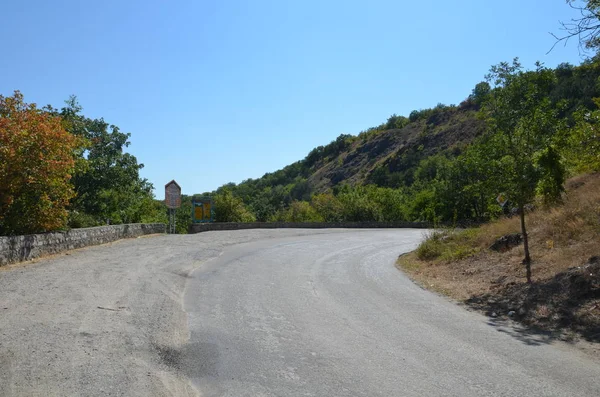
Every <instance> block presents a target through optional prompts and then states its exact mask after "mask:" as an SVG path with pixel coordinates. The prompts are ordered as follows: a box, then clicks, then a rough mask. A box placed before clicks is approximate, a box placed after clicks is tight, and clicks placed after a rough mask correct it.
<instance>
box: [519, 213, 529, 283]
mask: <svg viewBox="0 0 600 397" xmlns="http://www.w3.org/2000/svg"><path fill="white" fill-rule="evenodd" d="M519 213H520V215H521V234H522V235H523V248H524V250H525V258H524V259H523V264H524V265H525V270H526V271H527V282H528V283H529V284H531V256H529V238H528V237H527V229H526V228H525V208H524V205H523V203H520V204H519Z"/></svg>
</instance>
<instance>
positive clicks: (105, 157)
mask: <svg viewBox="0 0 600 397" xmlns="http://www.w3.org/2000/svg"><path fill="white" fill-rule="evenodd" d="M48 111H50V112H51V113H53V114H55V115H57V116H60V117H61V118H62V120H63V122H64V125H65V126H66V129H67V131H69V132H70V133H71V134H73V135H75V136H77V137H80V138H82V139H83V140H84V141H85V142H86V145H85V146H84V147H83V150H81V151H79V152H78V153H77V154H78V159H77V163H76V169H75V173H74V175H73V179H72V182H73V185H74V187H75V192H76V196H75V197H74V198H73V200H72V201H71V210H72V211H73V212H75V211H76V212H77V213H78V214H79V215H77V216H74V217H71V218H70V220H71V221H72V222H71V223H70V224H69V226H71V227H77V226H78V225H79V224H120V223H138V222H143V221H150V220H160V219H163V213H164V211H163V208H159V207H157V205H156V204H155V203H154V202H153V193H152V190H153V187H152V184H150V183H149V182H148V181H147V180H146V179H143V178H141V177H140V176H139V170H140V169H142V168H143V167H144V165H143V164H139V163H138V161H137V159H136V158H135V156H133V155H131V154H130V153H127V152H125V149H126V148H127V147H128V146H129V145H130V142H129V138H130V137H131V134H128V133H123V132H121V130H120V129H119V127H117V126H115V125H110V124H108V123H107V122H105V121H104V119H90V118H87V117H85V116H84V115H82V114H81V111H82V108H81V106H80V105H79V103H78V102H77V98H75V97H71V98H69V100H67V101H66V106H65V107H64V108H62V109H61V110H60V111H58V110H56V109H52V108H48ZM81 214H86V216H85V219H86V220H85V222H82V221H81V217H82V215H81ZM92 219H93V221H92Z"/></svg>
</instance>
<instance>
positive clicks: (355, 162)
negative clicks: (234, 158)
mask: <svg viewBox="0 0 600 397" xmlns="http://www.w3.org/2000/svg"><path fill="white" fill-rule="evenodd" d="M599 76H600V66H599V65H598V63H597V61H596V60H595V59H590V60H588V61H585V62H583V63H582V64H581V65H579V66H573V65H570V64H561V65H559V66H558V67H557V68H555V69H549V68H545V67H543V66H542V65H538V66H536V69H534V70H529V71H528V70H524V69H523V68H522V67H521V65H520V64H519V63H518V61H517V60H515V61H514V62H512V63H509V62H505V63H501V64H499V65H495V66H493V67H492V69H491V71H490V74H489V75H488V76H487V77H486V81H483V82H481V83H479V84H477V86H476V87H474V88H473V90H472V92H471V93H470V94H469V95H468V96H467V98H466V99H465V100H464V101H463V102H462V103H460V104H459V105H443V104H438V105H437V106H435V107H434V108H431V109H422V110H415V111H413V112H411V113H410V114H409V115H408V116H407V117H404V116H398V115H392V116H391V117H389V118H388V120H387V121H386V122H384V123H382V124H381V125H378V126H375V127H371V128H368V129H366V130H364V131H362V132H360V133H358V134H356V135H347V134H343V135H340V136H339V137H338V138H337V139H335V140H334V141H332V142H330V143H329V144H327V145H323V146H319V147H317V148H315V149H313V150H312V151H311V152H310V153H308V155H307V156H306V157H305V158H304V159H302V160H299V161H297V162H295V163H293V164H290V165H289V166H286V167H284V168H283V169H281V170H278V171H275V172H271V173H267V174H265V175H264V176H263V177H261V178H257V179H248V180H245V181H243V182H242V183H240V184H234V183H229V184H226V185H224V186H222V187H220V188H219V189H217V191H215V192H212V193H205V195H212V196H214V198H215V200H216V202H217V203H216V204H217V205H216V206H215V207H216V208H215V209H216V210H217V218H218V219H219V220H221V221H234V220H237V221H240V220H258V221H274V220H285V221H339V220H347V221H371V220H374V221H393V220H407V221H431V222H444V223H475V222H477V223H479V222H483V221H487V220H489V219H493V218H494V217H496V216H498V215H499V214H501V213H502V211H503V210H504V209H503V208H502V207H501V206H500V205H498V203H497V200H496V198H497V197H498V195H500V194H503V195H504V196H506V195H508V192H509V191H511V189H512V188H511V186H508V185H509V184H510V181H509V180H510V177H509V176H508V175H506V172H507V169H508V168H511V167H513V168H514V165H515V164H512V165H511V164H508V163H507V161H508V160H507V158H508V157H510V153H509V152H510V150H508V152H507V149H510V148H509V146H511V145H517V144H518V145H519V148H520V149H526V151H523V152H521V153H520V154H523V155H527V156H530V158H529V164H530V167H529V168H531V173H530V179H531V180H530V181H525V183H526V184H533V185H535V186H533V185H532V189H533V190H534V195H538V196H540V197H541V196H545V197H546V199H547V200H546V201H551V200H552V198H551V197H550V196H554V198H556V197H557V195H560V192H558V191H557V190H556V189H558V188H557V187H556V186H554V187H552V186H553V184H556V183H559V182H557V181H556V180H555V181H552V180H551V179H552V178H553V177H556V178H558V179H560V178H563V180H564V177H566V175H568V174H573V173H577V172H580V171H582V170H585V169H592V168H594V167H595V165H594V164H593V161H592V163H589V164H587V163H585V162H584V161H583V159H584V158H586V159H588V160H589V159H590V157H589V156H588V157H586V156H585V155H584V154H583V153H580V152H581V149H582V147H581V144H580V142H582V140H588V141H590V142H592V141H593V142H596V143H595V144H597V138H596V136H595V135H594V133H593V132H592V130H589V128H592V129H594V131H595V124H596V120H595V117H596V115H597V106H596V104H595V102H594V98H596V97H598V96H600V89H599V86H598V77H599ZM498 109H500V110H498ZM502 112H504V113H502ZM511 112H512V113H511ZM507 114H512V116H510V117H507V116H506V115H507ZM536 118H537V119H536ZM511 119H514V120H513V121H511ZM499 122H502V123H504V125H503V126H499ZM511 123H512V124H511ZM511 134H512V135H514V136H516V135H519V136H518V139H519V142H513V143H510V142H508V141H507V140H506V139H509V140H510V139H512V138H511ZM499 137H502V138H501V139H500V138H499ZM503 139H504V140H503ZM588 149H589V151H590V153H588V154H589V155H590V156H592V157H593V153H592V152H593V150H597V146H594V145H592V146H589V147H588ZM544 150H545V151H546V154H545V155H544V154H543V152H544ZM512 151H513V154H514V152H515V150H514V147H513V148H512ZM520 154H518V153H517V155H516V156H513V159H515V158H517V157H518V156H519V155H520ZM507 156H508V157H507ZM531 156H532V157H531ZM544 156H545V157H544ZM552 156H554V157H556V160H557V161H554V162H553V161H552V159H550V157H552ZM544 161H545V162H546V163H548V164H547V165H548V167H549V168H548V167H546V170H543V168H544V165H543V164H542V163H544ZM550 163H552V164H550ZM552 167H555V169H551V168H552ZM505 171H506V172H505ZM513 171H514V169H513ZM513 174H514V172H513ZM534 174H535V175H534ZM542 174H544V175H545V176H544V175H542ZM544 184H545V187H544V186H542V185H544ZM559 184H560V183H559ZM513 187H514V186H513ZM536 189H537V193H536V192H535V191H536ZM544 189H545V190H544ZM552 189H554V190H555V191H551V190H552ZM512 190H513V192H512V194H511V195H512V197H510V198H511V200H510V202H509V203H508V206H510V205H512V206H517V204H518V203H517V201H518V200H517V197H516V196H517V195H518V194H516V192H515V191H514V189H512ZM558 190H560V189H558ZM509 196H510V195H509ZM530 199H533V197H529V198H528V200H526V201H531V200H530ZM233 207H235V208H236V209H237V210H232V208H233ZM506 208H508V207H506ZM236 211H237V212H236ZM188 213H189V212H188Z"/></svg>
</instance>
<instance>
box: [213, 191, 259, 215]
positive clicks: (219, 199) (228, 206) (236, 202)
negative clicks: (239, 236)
mask: <svg viewBox="0 0 600 397" xmlns="http://www.w3.org/2000/svg"><path fill="white" fill-rule="evenodd" d="M213 206H214V211H215V221H217V222H254V221H255V220H256V217H255V216H254V215H253V214H252V213H251V212H250V211H248V209H247V208H246V206H245V205H244V202H243V201H242V200H241V199H240V198H239V197H235V196H234V195H233V193H232V192H231V190H229V189H222V190H221V191H220V192H219V193H217V194H215V195H214V196H213Z"/></svg>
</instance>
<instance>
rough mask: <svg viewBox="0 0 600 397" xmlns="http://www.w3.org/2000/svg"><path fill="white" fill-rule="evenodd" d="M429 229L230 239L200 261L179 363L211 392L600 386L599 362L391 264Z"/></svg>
mask: <svg viewBox="0 0 600 397" xmlns="http://www.w3.org/2000/svg"><path fill="white" fill-rule="evenodd" d="M421 237H422V231H418V230H393V231H390V230H377V231H349V232H345V233H332V234H320V235H308V236H296V237H285V238H276V239H270V240H268V241H267V240H262V241H255V242H250V243H246V244H241V245H236V246H233V247H230V248H228V249H226V250H225V251H224V253H223V254H222V255H221V256H219V257H218V258H216V259H213V260H211V261H210V262H208V263H206V264H204V265H202V266H201V267H200V268H199V269H198V270H196V271H195V272H194V273H193V274H192V278H191V279H190V280H189V282H188V285H187V289H186V294H185V309H186V311H187V312H188V314H189V326H190V331H191V340H190V342H189V344H188V345H187V347H186V348H185V351H184V353H183V354H182V355H181V358H180V359H181V360H182V362H181V363H180V364H181V367H182V368H185V371H186V372H187V375H188V376H189V377H190V378H191V379H192V381H193V383H194V384H195V385H196V386H197V387H198V389H199V390H200V392H201V393H202V395H203V396H236V397H239V396H370V397H371V396H386V397H388V396H461V397H464V396H598V395H600V366H599V365H598V363H597V362H595V361H591V360H590V359H589V358H587V357H586V356H584V355H583V354H581V353H579V352H577V351H574V350H572V349H567V348H564V347H561V346H560V345H559V346H555V345H550V344H548V343H547V342H546V341H545V340H544V339H543V338H542V337H538V336H535V335H528V334H526V333H522V332H519V331H518V330H516V329H513V328H510V327H502V326H498V325H497V324H493V323H490V322H489V320H488V319H486V318H485V317H483V316H481V315H479V314H476V313H472V312H468V311H466V310H465V309H464V308H461V307H460V306H457V305H455V304H453V303H451V302H449V301H447V300H446V299H444V298H442V297H440V296H437V295H435V294H432V293H430V292H428V291H425V290H422V289H421V288H419V287H418V286H416V285H415V284H413V283H412V282H411V281H410V280H408V279H407V278H406V277H405V276H404V275H403V274H402V273H401V272H399V271H398V270H396V269H395V268H394V262H395V260H396V258H397V256H398V254H400V253H402V252H406V251H409V250H411V249H414V247H415V246H416V244H417V243H418V241H419V240H420V238H421Z"/></svg>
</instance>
